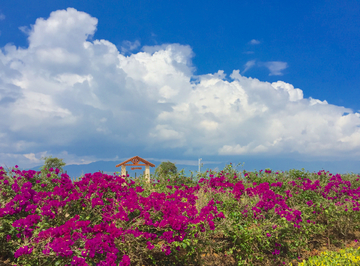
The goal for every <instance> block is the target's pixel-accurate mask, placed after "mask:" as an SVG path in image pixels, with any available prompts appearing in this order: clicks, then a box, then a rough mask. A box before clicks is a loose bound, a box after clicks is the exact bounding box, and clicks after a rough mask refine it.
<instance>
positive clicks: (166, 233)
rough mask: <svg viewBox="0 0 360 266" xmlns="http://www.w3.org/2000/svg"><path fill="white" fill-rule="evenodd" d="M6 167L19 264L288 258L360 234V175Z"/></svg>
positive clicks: (3, 177)
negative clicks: (76, 172) (75, 172)
mask: <svg viewBox="0 0 360 266" xmlns="http://www.w3.org/2000/svg"><path fill="white" fill-rule="evenodd" d="M49 171H50V173H48V174H47V175H43V174H41V172H36V171H33V170H29V171H20V170H18V167H17V166H15V168H13V169H12V170H8V171H5V169H3V168H2V167H0V189H1V191H0V203H1V206H0V257H3V258H8V259H9V260H10V261H11V262H12V263H13V265H29V266H30V265H31V266H33V265H68V266H70V265H185V264H188V265H216V264H218V265H223V264H226V263H227V264H230V265H285V264H286V265H288V264H289V263H290V262H292V263H294V262H295V264H294V265H297V264H296V262H300V261H302V260H306V259H308V251H309V250H310V249H314V248H318V247H319V246H324V245H327V246H328V248H330V247H332V246H334V247H335V246H336V247H343V246H344V245H345V244H346V243H348V242H350V241H357V237H358V236H357V235H356V234H355V233H356V232H358V231H359V227H360V214H359V197H360V188H359V184H360V182H359V176H356V175H354V174H352V175H350V174H348V175H343V176H340V175H339V174H336V175H332V174H329V173H328V172H325V171H321V172H318V173H308V172H307V173H305V172H304V171H298V170H290V171H289V172H281V173H279V172H276V173H274V172H272V171H271V170H265V172H263V171H260V172H259V173H258V172H246V171H243V172H242V173H241V172H238V173H237V172H236V171H235V170H234V169H233V168H232V165H231V164H230V165H228V166H226V167H225V169H224V170H223V171H221V172H218V173H216V172H213V171H211V170H210V171H207V172H206V173H203V174H199V175H198V176H197V179H189V178H186V177H184V176H179V174H177V175H176V176H167V177H164V176H162V177H156V176H153V175H152V176H151V183H150V184H148V183H146V182H144V179H139V180H136V181H134V180H131V179H129V177H125V176H119V175H117V174H115V173H114V175H107V174H102V173H100V172H97V173H93V174H90V173H89V174H86V175H85V176H83V177H82V178H80V180H78V181H74V182H73V181H72V180H71V179H70V177H69V176H68V175H67V174H60V173H59V170H58V169H49Z"/></svg>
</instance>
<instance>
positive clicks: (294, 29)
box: [0, 0, 360, 173]
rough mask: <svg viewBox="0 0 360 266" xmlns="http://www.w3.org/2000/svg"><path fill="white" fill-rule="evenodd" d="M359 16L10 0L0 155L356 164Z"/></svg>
mask: <svg viewBox="0 0 360 266" xmlns="http://www.w3.org/2000/svg"><path fill="white" fill-rule="evenodd" d="M359 28H360V4H359V2H358V1H351V0H350V1H257V0H255V1H101V2H99V1H64V0H62V1H43V0H39V1H37V5H32V4H29V2H28V1H16V0H15V1H8V2H6V3H4V4H2V5H1V6H0V48H1V52H0V113H1V118H0V165H2V166H5V165H6V166H14V165H15V164H18V165H19V166H20V167H22V168H31V167H35V166H38V165H41V163H42V162H43V161H42V160H41V157H42V156H50V155H51V156H54V157H59V158H63V159H64V161H65V162H66V163H67V164H68V165H82V166H79V167H83V169H85V172H86V169H90V168H86V165H87V164H89V163H96V162H100V161H112V162H114V164H117V163H120V162H122V161H124V160H126V159H128V158H131V157H133V156H136V155H138V156H140V157H142V158H144V159H146V160H148V161H150V162H152V163H154V164H155V165H156V166H157V165H159V164H160V163H161V162H162V161H171V162H175V163H176V164H177V165H178V166H179V167H178V168H180V169H182V168H185V169H189V168H191V169H193V170H195V169H197V168H198V167H197V165H198V159H199V158H202V161H201V162H202V163H203V167H202V170H204V169H207V168H209V169H210V168H212V169H214V168H216V167H218V168H219V169H222V168H223V167H224V166H225V164H228V163H229V162H232V163H234V164H237V163H238V162H244V163H245V165H244V167H243V169H246V170H248V171H252V170H254V169H256V170H260V169H265V168H271V169H273V170H284V171H285V170H288V169H293V168H296V169H301V168H305V169H306V170H308V171H318V170H322V169H324V170H329V171H331V172H333V173H336V172H338V173H345V172H354V173H359V172H360V166H359V165H360V164H359V161H360V114H359V113H360V103H359V100H358V99H360V75H359V73H360V49H359V48H360V47H359V43H360V32H359V30H358V29H359ZM98 165H100V166H101V163H98ZM104 165H105V164H104ZM104 167H105V166H104ZM104 170H106V169H104ZM112 170H113V169H110V171H112ZM151 171H153V169H151Z"/></svg>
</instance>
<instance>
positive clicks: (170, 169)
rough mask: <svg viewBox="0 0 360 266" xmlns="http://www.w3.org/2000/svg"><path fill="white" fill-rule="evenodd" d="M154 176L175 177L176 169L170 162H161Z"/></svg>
mask: <svg viewBox="0 0 360 266" xmlns="http://www.w3.org/2000/svg"><path fill="white" fill-rule="evenodd" d="M155 174H156V175H158V176H167V175H169V174H170V175H176V174H177V167H176V166H175V164H174V163H172V162H169V161H167V162H162V163H161V164H160V165H159V166H158V167H157V168H156V169H155Z"/></svg>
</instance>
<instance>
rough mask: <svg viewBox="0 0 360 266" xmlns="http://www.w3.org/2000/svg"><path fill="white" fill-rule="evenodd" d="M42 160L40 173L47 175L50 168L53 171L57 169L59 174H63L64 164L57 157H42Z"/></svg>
mask: <svg viewBox="0 0 360 266" xmlns="http://www.w3.org/2000/svg"><path fill="white" fill-rule="evenodd" d="M41 159H42V160H45V163H44V165H43V166H42V167H41V168H40V170H41V172H42V173H43V172H44V173H45V172H46V173H48V172H49V169H50V168H53V169H54V170H55V169H56V168H58V169H59V170H60V172H61V173H63V172H64V170H63V166H65V165H66V163H64V162H63V159H59V158H57V157H54V158H53V157H51V156H49V157H43V158H41Z"/></svg>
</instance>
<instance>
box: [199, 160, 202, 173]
mask: <svg viewBox="0 0 360 266" xmlns="http://www.w3.org/2000/svg"><path fill="white" fill-rule="evenodd" d="M201 160H202V158H200V159H199V173H200V161H201Z"/></svg>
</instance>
